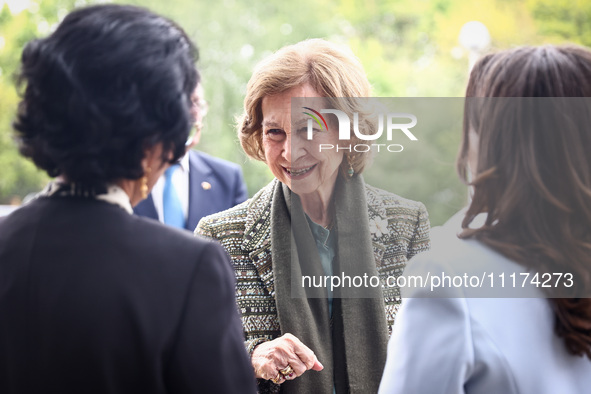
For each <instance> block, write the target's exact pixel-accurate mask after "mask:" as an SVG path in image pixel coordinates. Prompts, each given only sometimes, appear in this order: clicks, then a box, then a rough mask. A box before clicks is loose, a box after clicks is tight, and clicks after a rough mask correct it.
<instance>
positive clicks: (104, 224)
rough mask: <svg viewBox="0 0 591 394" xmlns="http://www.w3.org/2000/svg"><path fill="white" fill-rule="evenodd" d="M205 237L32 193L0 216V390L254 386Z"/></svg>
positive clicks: (88, 203) (223, 275)
mask: <svg viewBox="0 0 591 394" xmlns="http://www.w3.org/2000/svg"><path fill="white" fill-rule="evenodd" d="M234 282H235V280H234V274H233V271H232V269H231V267H230V264H229V261H228V257H227V255H226V254H225V252H224V251H223V249H222V248H221V247H220V246H219V245H217V244H216V243H214V242H210V241H206V240H203V239H198V238H195V237H193V236H192V234H190V233H188V232H185V231H181V230H177V229H173V228H169V227H167V226H164V225H162V224H161V223H158V222H155V221H153V220H148V219H146V218H142V217H138V216H135V215H130V214H129V213H127V212H126V211H125V210H123V209H122V208H120V207H119V206H117V205H112V204H109V203H106V202H103V201H99V200H95V199H85V198H76V197H41V198H39V199H37V200H35V201H33V202H31V203H30V204H28V205H26V206H24V207H22V208H20V209H19V210H17V211H15V212H14V213H12V214H11V215H9V216H7V217H6V218H5V219H4V220H3V221H2V222H1V223H0V393H3V394H29V393H59V394H69V393H76V394H79V393H85V394H94V393H96V394H99V393H100V394H108V393H125V394H128V393H138V394H139V393H141V394H151V393H154V394H156V393H158V394H164V393H167V394H172V393H254V392H255V388H254V374H253V371H252V367H251V366H250V361H249V359H248V356H247V353H246V351H245V349H244V344H243V339H244V338H243V335H242V329H241V324H240V320H239V316H238V312H237V310H236V304H235V297H234Z"/></svg>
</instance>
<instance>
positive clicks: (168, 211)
mask: <svg viewBox="0 0 591 394" xmlns="http://www.w3.org/2000/svg"><path fill="white" fill-rule="evenodd" d="M178 168H179V165H178V164H175V165H173V166H170V167H169V168H168V169H167V170H166V172H165V173H164V176H165V182H164V191H163V193H162V213H163V215H164V223H166V224H168V225H169V226H174V227H178V228H185V215H184V214H183V207H182V206H181V200H179V196H178V195H177V194H176V190H175V187H174V185H173V184H172V174H173V173H174V172H175V171H176V170H177V169H178Z"/></svg>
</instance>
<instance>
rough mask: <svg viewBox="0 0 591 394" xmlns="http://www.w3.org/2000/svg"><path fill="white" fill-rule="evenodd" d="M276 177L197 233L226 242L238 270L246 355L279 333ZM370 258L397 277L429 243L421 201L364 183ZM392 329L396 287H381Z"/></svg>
mask: <svg viewBox="0 0 591 394" xmlns="http://www.w3.org/2000/svg"><path fill="white" fill-rule="evenodd" d="M278 186H280V183H279V181H277V180H274V181H272V182H271V183H270V184H269V185H267V186H266V187H264V188H263V189H261V190H260V191H259V192H258V193H257V194H256V195H255V196H254V197H253V198H251V199H250V200H248V201H245V202H244V203H242V204H240V205H237V206H235V207H234V208H231V209H229V210H227V211H223V212H220V213H217V214H213V215H210V216H207V217H205V218H203V219H202V220H201V221H200V222H199V225H198V226H197V229H196V230H195V233H196V234H199V235H202V236H205V237H208V238H212V239H215V240H217V241H219V242H221V244H222V245H223V246H224V248H225V249H226V251H227V252H228V254H229V255H230V258H231V260H232V264H233V268H234V270H235V272H236V279H237V284H236V299H237V303H238V308H239V310H240V313H241V316H242V326H243V329H244V335H245V343H246V347H247V349H248V352H249V354H250V353H252V350H253V349H254V347H255V346H256V345H258V344H259V343H261V342H264V341H267V340H272V339H275V338H277V337H279V336H281V335H282V333H281V329H280V327H279V321H278V317H277V311H276V304H275V290H274V277H273V270H272V258H273V256H271V206H272V204H273V198H272V196H273V191H274V188H275V187H278ZM365 190H366V201H367V212H368V216H369V224H370V232H371V234H372V245H373V252H374V259H375V262H376V266H377V270H378V273H379V275H380V277H381V279H382V283H385V281H386V279H387V278H388V277H389V276H399V275H400V274H401V273H402V270H403V269H404V267H405V266H406V262H407V260H408V259H410V258H411V257H412V256H414V255H415V254H417V253H420V252H422V251H426V250H428V249H429V247H430V241H429V220H428V217H427V211H426V209H425V206H424V205H423V204H422V203H420V202H415V201H411V200H407V199H404V198H402V197H399V196H397V195H395V194H392V193H389V192H386V191H383V190H380V189H377V188H374V187H371V186H369V185H365ZM383 289H384V291H383V293H384V307H385V310H386V318H387V320H388V328H389V330H390V332H391V328H392V325H393V324H394V319H395V317H396V312H397V311H398V308H399V306H400V292H399V289H398V288H386V287H384V288H383Z"/></svg>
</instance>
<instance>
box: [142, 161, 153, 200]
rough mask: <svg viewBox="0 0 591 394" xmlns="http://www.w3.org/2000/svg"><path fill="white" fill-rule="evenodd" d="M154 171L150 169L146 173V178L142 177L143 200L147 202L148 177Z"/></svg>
mask: <svg viewBox="0 0 591 394" xmlns="http://www.w3.org/2000/svg"><path fill="white" fill-rule="evenodd" d="M151 171H152V169H151V168H150V167H148V168H146V171H145V172H144V176H143V177H142V186H141V192H142V200H145V199H146V198H148V191H149V188H148V175H149V174H150V172H151Z"/></svg>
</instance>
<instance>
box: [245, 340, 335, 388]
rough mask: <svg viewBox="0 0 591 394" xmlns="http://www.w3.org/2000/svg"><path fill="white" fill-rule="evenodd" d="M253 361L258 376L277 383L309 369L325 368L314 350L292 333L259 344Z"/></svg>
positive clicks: (253, 353) (252, 357) (318, 369)
mask: <svg viewBox="0 0 591 394" xmlns="http://www.w3.org/2000/svg"><path fill="white" fill-rule="evenodd" d="M251 362H252V366H253V367H254V371H255V375H256V377H257V378H259V379H266V380H272V381H273V382H274V383H277V384H281V383H283V382H285V380H292V379H295V378H296V377H298V376H301V375H302V374H303V373H304V372H306V371H307V370H309V369H313V370H315V371H321V370H322V369H323V368H324V367H323V366H322V364H321V363H320V362H319V361H318V359H317V358H316V355H315V354H314V352H313V351H312V350H311V349H310V348H308V347H307V346H306V345H304V344H303V343H302V342H301V341H300V340H299V339H298V338H296V337H295V336H293V335H292V334H285V335H283V336H281V337H279V338H277V339H274V340H272V341H269V342H263V343H261V344H260V345H258V346H257V347H256V348H255V349H254V351H253V352H252V356H251Z"/></svg>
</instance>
